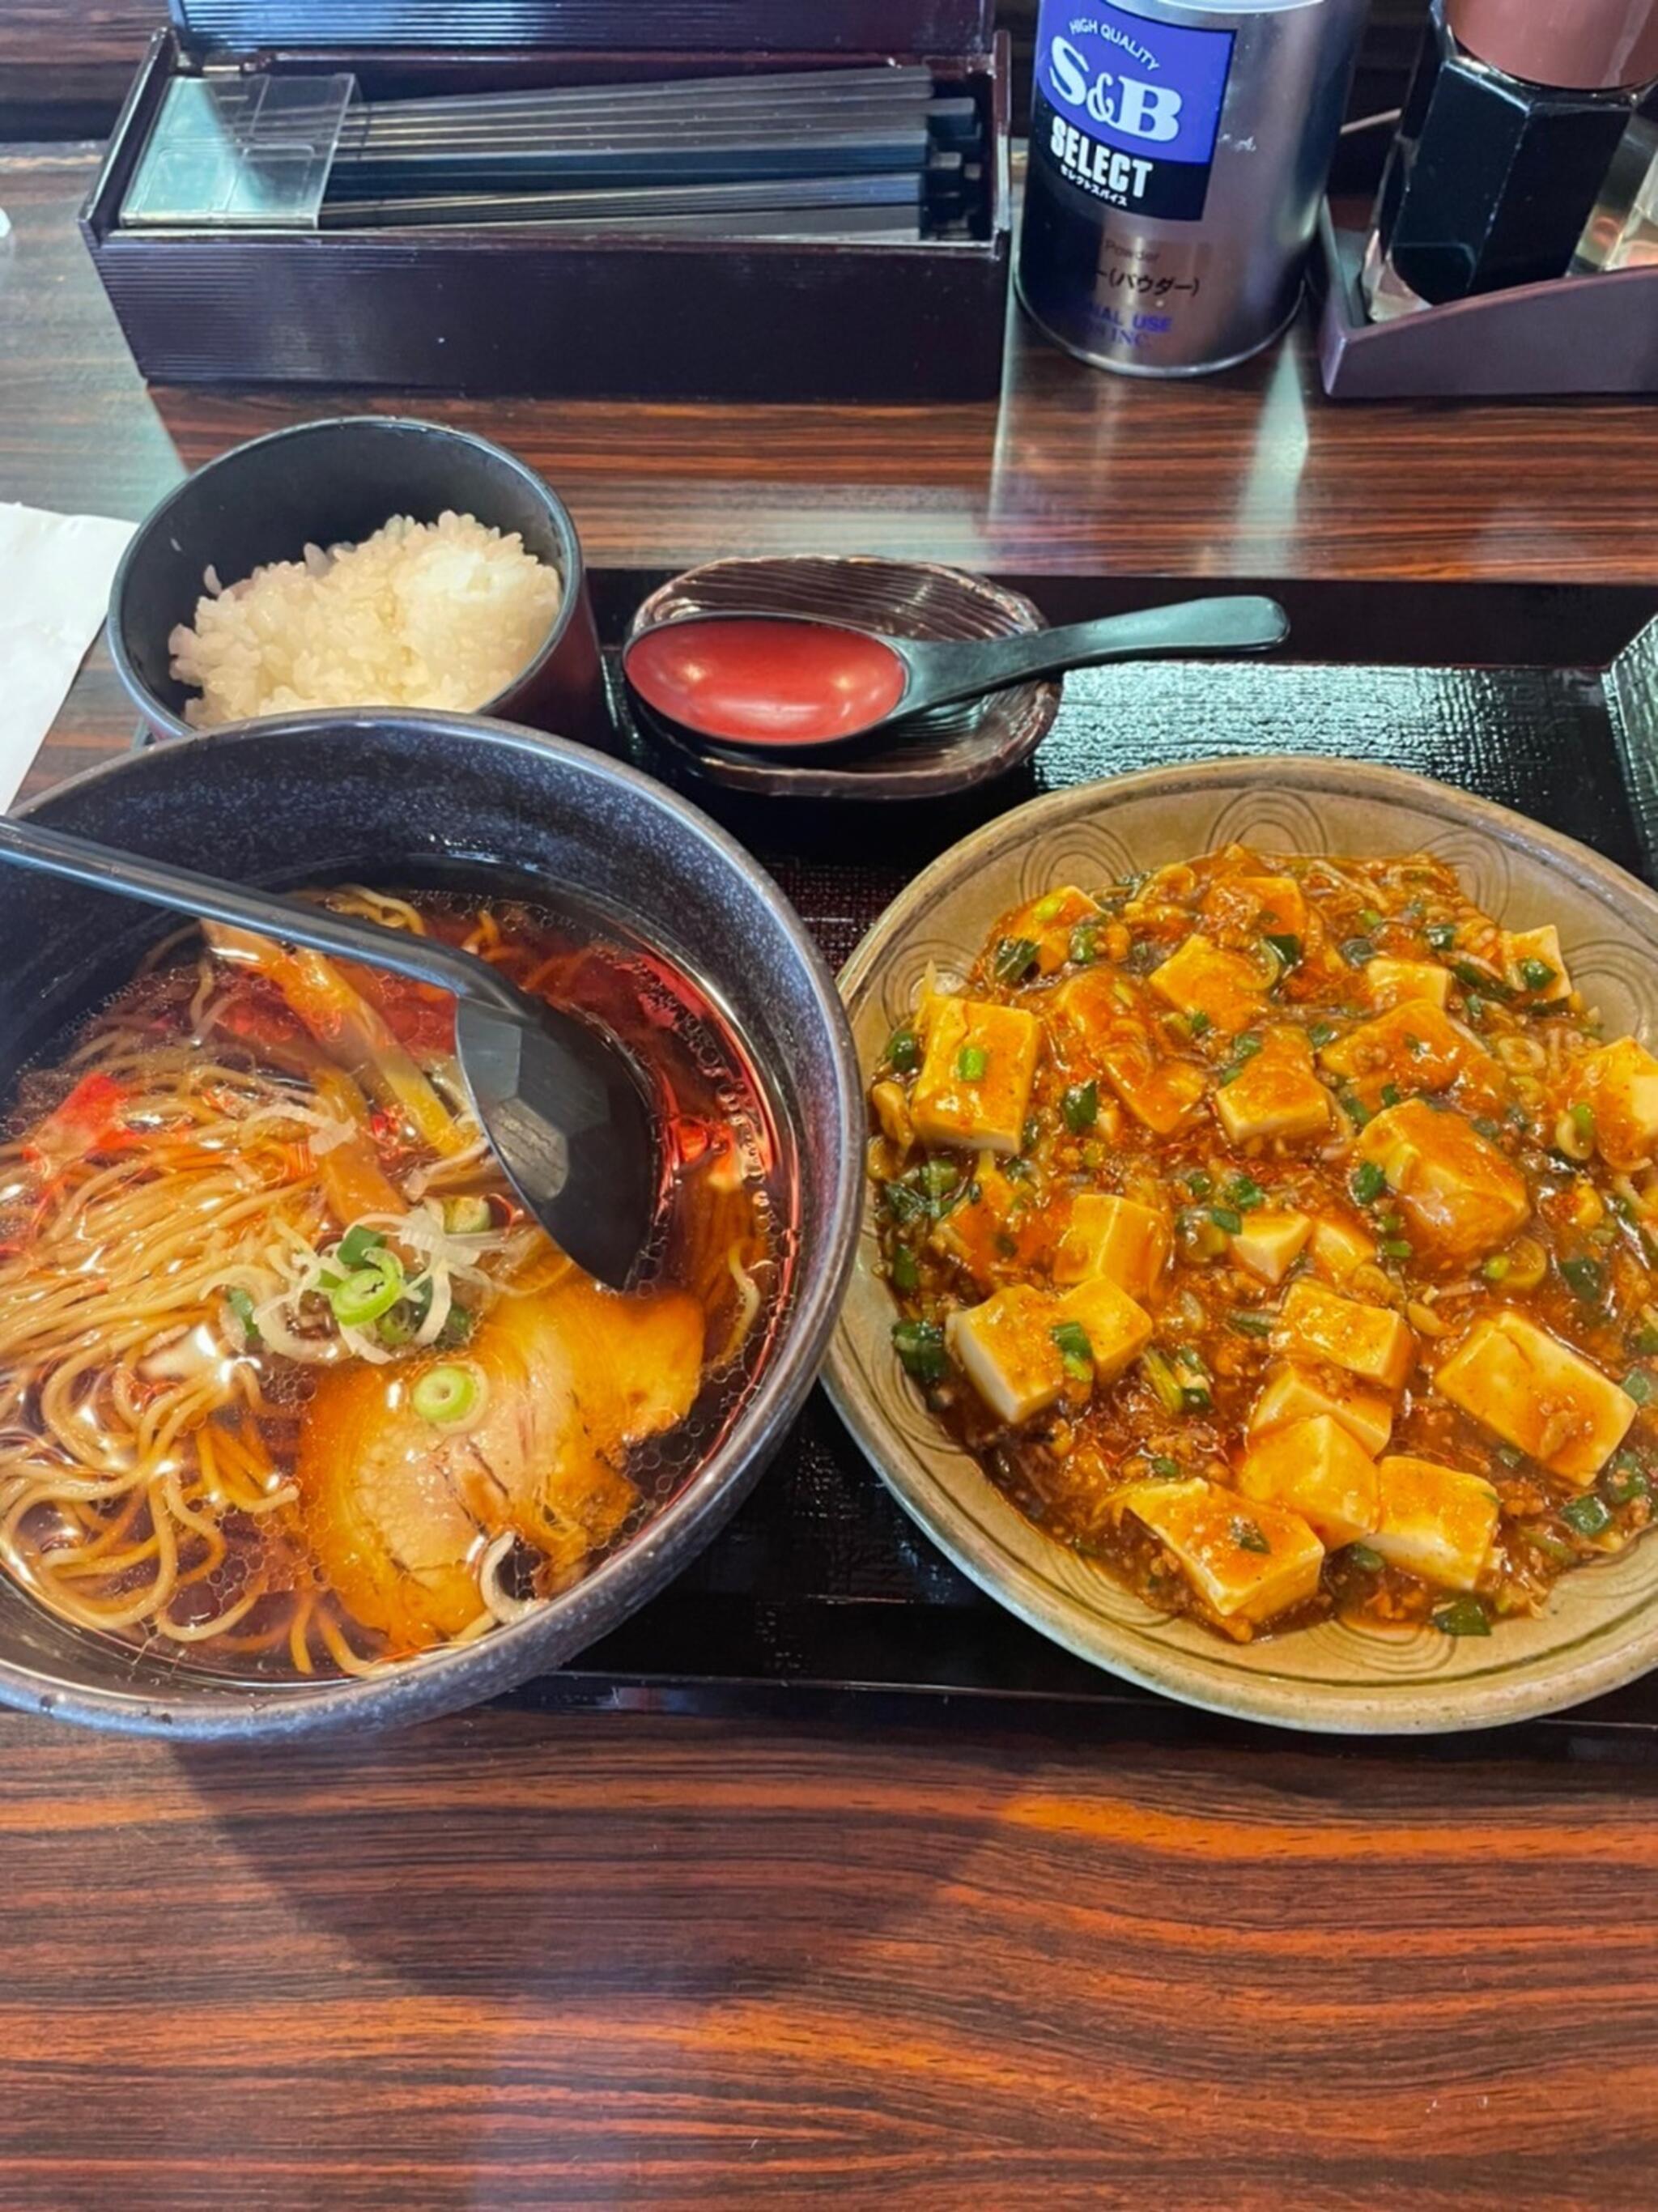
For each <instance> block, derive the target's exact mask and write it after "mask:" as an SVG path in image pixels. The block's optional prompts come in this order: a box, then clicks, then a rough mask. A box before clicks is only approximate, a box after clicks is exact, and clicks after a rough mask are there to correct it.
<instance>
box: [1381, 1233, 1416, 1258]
mask: <svg viewBox="0 0 1658 2212" xmlns="http://www.w3.org/2000/svg"><path fill="white" fill-rule="evenodd" d="M1415 1249H1416V1247H1415V1246H1414V1245H1413V1244H1412V1243H1411V1240H1410V1238H1409V1237H1383V1238H1382V1251H1383V1253H1384V1254H1385V1255H1386V1256H1387V1257H1388V1259H1389V1260H1408V1259H1409V1258H1410V1256H1411V1255H1412V1252H1413V1251H1414V1250H1415Z"/></svg>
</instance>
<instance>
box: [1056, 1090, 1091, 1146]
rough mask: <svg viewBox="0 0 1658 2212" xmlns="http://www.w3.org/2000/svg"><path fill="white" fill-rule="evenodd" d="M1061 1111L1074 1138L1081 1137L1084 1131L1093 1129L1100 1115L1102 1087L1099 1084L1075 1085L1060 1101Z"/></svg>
mask: <svg viewBox="0 0 1658 2212" xmlns="http://www.w3.org/2000/svg"><path fill="white" fill-rule="evenodd" d="M1060 1112H1061V1113H1062V1114H1063V1115H1064V1116H1065V1126H1066V1128H1067V1129H1069V1130H1070V1132H1071V1133H1072V1136H1073V1137H1080V1136H1081V1135H1082V1133H1083V1132H1084V1129H1091V1128H1092V1127H1093V1126H1094V1124H1095V1122H1096V1121H1098V1119H1099V1115H1100V1086H1099V1085H1098V1084H1097V1083H1094V1082H1089V1083H1073V1084H1072V1086H1071V1088H1070V1089H1069V1090H1068V1091H1066V1094H1065V1097H1063V1098H1062V1099H1061V1100H1060Z"/></svg>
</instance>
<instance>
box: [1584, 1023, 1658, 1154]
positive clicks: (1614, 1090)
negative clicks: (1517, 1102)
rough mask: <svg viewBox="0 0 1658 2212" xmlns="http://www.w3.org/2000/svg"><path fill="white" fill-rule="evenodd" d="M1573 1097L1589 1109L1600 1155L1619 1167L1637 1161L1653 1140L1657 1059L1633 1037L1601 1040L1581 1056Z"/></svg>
mask: <svg viewBox="0 0 1658 2212" xmlns="http://www.w3.org/2000/svg"><path fill="white" fill-rule="evenodd" d="M1571 1090H1572V1095H1573V1099H1574V1101H1576V1100H1578V1099H1581V1100H1582V1101H1583V1103H1585V1104H1587V1105H1589V1106H1592V1107H1593V1108H1594V1139H1595V1143H1596V1145H1597V1146H1598V1147H1599V1149H1600V1157H1601V1158H1602V1159H1603V1160H1604V1161H1605V1162H1606V1165H1607V1166H1608V1167H1609V1168H1616V1169H1619V1170H1621V1171H1624V1172H1628V1171H1629V1170H1632V1169H1635V1168H1638V1167H1643V1166H1644V1165H1645V1164H1646V1163H1647V1161H1648V1160H1649V1159H1650V1158H1651V1157H1652V1152H1653V1146H1654V1145H1655V1143H1658V1060H1655V1059H1654V1058H1653V1056H1652V1054H1650V1053H1649V1051H1648V1050H1647V1049H1646V1048H1645V1047H1644V1045H1638V1044H1637V1042H1635V1039H1634V1038H1633V1037H1619V1040H1618V1042H1617V1043H1616V1044H1607V1045H1602V1046H1601V1048H1600V1050H1599V1051H1598V1052H1592V1053H1590V1054H1588V1057H1587V1058H1586V1059H1584V1060H1582V1061H1581V1062H1580V1063H1579V1065H1578V1068H1577V1073H1576V1079H1575V1080H1574V1081H1573V1083H1572V1085H1571Z"/></svg>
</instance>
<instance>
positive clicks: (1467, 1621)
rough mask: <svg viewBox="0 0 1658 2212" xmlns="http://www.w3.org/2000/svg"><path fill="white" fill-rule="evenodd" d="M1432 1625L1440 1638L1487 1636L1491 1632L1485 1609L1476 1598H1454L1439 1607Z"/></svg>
mask: <svg viewBox="0 0 1658 2212" xmlns="http://www.w3.org/2000/svg"><path fill="white" fill-rule="evenodd" d="M1433 1625H1434V1626H1435V1627H1436V1629H1438V1631H1439V1632H1440V1633H1441V1635H1442V1636H1489V1635H1490V1634H1491V1622H1490V1620H1488V1619H1487V1617H1486V1613H1485V1607H1484V1606H1483V1605H1481V1603H1480V1602H1479V1599H1478V1598H1477V1597H1454V1598H1453V1599H1452V1600H1451V1601H1450V1603H1449V1604H1448V1605H1442V1606H1441V1607H1439V1608H1438V1609H1437V1611H1436V1613H1434V1615H1433Z"/></svg>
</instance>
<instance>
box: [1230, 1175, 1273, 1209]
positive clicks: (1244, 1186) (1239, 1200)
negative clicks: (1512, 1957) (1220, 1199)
mask: <svg viewBox="0 0 1658 2212" xmlns="http://www.w3.org/2000/svg"><path fill="white" fill-rule="evenodd" d="M1226 1197H1227V1202H1228V1203H1229V1204H1230V1205H1232V1206H1236V1208H1237V1209H1238V1212H1240V1213H1252V1212H1254V1209H1255V1208H1256V1206H1265V1205H1266V1192H1265V1191H1264V1190H1263V1189H1262V1188H1261V1187H1260V1184H1259V1183H1258V1182H1256V1181H1255V1179H1254V1176H1247V1175H1235V1176H1230V1178H1229V1179H1228V1182H1227V1185H1226Z"/></svg>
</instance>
